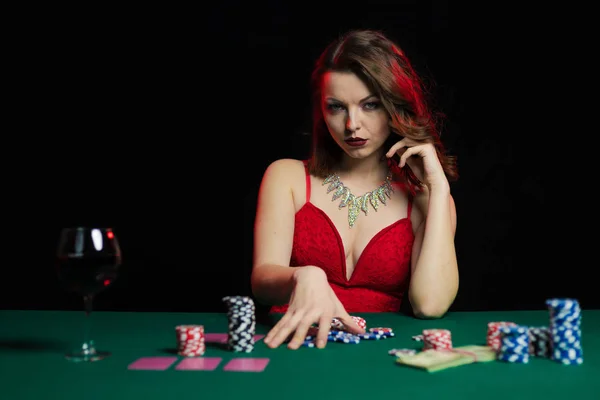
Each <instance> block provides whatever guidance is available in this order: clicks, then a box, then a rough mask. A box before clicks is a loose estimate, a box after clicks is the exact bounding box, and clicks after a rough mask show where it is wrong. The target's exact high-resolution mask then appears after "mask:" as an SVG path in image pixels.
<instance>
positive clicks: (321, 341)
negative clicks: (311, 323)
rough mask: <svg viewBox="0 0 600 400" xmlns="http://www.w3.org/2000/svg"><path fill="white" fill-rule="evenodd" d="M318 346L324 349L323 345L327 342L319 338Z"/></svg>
mask: <svg viewBox="0 0 600 400" xmlns="http://www.w3.org/2000/svg"><path fill="white" fill-rule="evenodd" d="M317 347H318V348H319V349H322V348H323V347H325V342H324V341H323V340H317Z"/></svg>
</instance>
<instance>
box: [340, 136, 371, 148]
mask: <svg viewBox="0 0 600 400" xmlns="http://www.w3.org/2000/svg"><path fill="white" fill-rule="evenodd" d="M345 142H346V143H348V146H352V147H360V146H364V145H365V144H367V139H363V138H361V137H354V138H348V139H346V140H345Z"/></svg>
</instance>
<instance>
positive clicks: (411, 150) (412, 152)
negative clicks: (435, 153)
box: [398, 146, 421, 168]
mask: <svg viewBox="0 0 600 400" xmlns="http://www.w3.org/2000/svg"><path fill="white" fill-rule="evenodd" d="M419 151H421V149H420V147H418V146H416V147H411V148H409V149H407V150H406V151H405V152H404V154H402V155H401V156H400V162H399V163H398V166H399V167H400V168H403V167H404V165H405V164H406V160H407V159H408V157H411V156H414V155H415V154H418V153H419Z"/></svg>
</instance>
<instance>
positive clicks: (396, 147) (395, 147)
mask: <svg viewBox="0 0 600 400" xmlns="http://www.w3.org/2000/svg"><path fill="white" fill-rule="evenodd" d="M403 147H406V140H405V139H402V140H400V141H399V142H397V143H396V144H394V145H393V146H392V147H390V149H389V150H388V152H387V153H385V155H386V157H388V158H390V157H392V156H393V155H394V154H395V153H396V152H397V151H398V150H400V149H401V148H403Z"/></svg>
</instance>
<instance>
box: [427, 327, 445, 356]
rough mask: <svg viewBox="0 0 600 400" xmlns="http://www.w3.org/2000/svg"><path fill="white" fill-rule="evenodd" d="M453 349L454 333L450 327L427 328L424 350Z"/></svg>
mask: <svg viewBox="0 0 600 400" xmlns="http://www.w3.org/2000/svg"><path fill="white" fill-rule="evenodd" d="M449 349H452V333H451V332H450V331H449V330H448V329H425V330H424V331H423V351H425V350H449Z"/></svg>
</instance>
